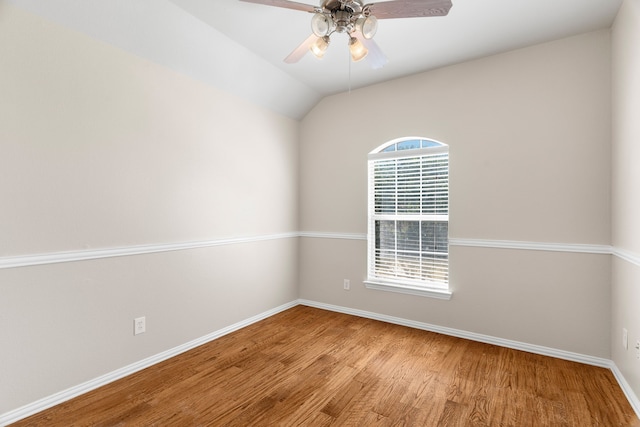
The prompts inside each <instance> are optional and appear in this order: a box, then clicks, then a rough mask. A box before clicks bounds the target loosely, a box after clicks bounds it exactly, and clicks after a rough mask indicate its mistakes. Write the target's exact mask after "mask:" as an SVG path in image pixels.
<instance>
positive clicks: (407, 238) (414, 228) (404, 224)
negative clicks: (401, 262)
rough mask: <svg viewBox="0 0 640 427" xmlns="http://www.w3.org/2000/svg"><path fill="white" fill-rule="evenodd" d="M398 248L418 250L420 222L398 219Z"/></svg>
mask: <svg viewBox="0 0 640 427" xmlns="http://www.w3.org/2000/svg"><path fill="white" fill-rule="evenodd" d="M397 230H398V250H399V251H414V252H415V253H417V252H418V251H419V250H420V222H419V221H398V224H397Z"/></svg>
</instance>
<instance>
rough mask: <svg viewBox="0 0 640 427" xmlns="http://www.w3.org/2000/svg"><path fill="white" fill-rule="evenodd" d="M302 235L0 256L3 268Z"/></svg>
mask: <svg viewBox="0 0 640 427" xmlns="http://www.w3.org/2000/svg"><path fill="white" fill-rule="evenodd" d="M294 237H298V233H295V232H292V233H281V234H265V235H260V236H251V237H235V238H229V239H215V240H205V241H199V242H184V243H167V244H157V245H140V246H128V247H121V248H107V249H94V250H81V251H69V252H52V253H47V254H35V255H22V256H15V257H0V269H4V268H17V267H30V266H36V265H46V264H57V263H62V262H75V261H87V260H95V259H102V258H113V257H122V256H132V255H143V254H153V253H160V252H171V251H183V250H188V249H199V248H209V247H213V246H224V245H237V244H240V243H255V242H262V241H265V240H277V239H288V238H294Z"/></svg>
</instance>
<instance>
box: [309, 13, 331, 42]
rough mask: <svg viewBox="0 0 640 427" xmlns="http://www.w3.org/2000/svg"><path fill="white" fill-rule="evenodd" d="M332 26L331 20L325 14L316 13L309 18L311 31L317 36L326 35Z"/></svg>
mask: <svg viewBox="0 0 640 427" xmlns="http://www.w3.org/2000/svg"><path fill="white" fill-rule="evenodd" d="M332 27H333V21H332V20H331V18H330V17H328V16H327V15H324V14H322V13H316V14H315V15H313V18H311V31H313V34H315V35H316V36H318V37H324V36H328V35H329V33H330V32H331V28H332Z"/></svg>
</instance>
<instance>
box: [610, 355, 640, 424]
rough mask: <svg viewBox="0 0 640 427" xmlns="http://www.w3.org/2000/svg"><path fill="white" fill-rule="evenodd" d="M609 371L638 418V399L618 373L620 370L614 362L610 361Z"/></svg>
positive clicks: (639, 416) (639, 411)
mask: <svg viewBox="0 0 640 427" xmlns="http://www.w3.org/2000/svg"><path fill="white" fill-rule="evenodd" d="M609 369H611V372H612V373H613V376H614V377H615V378H616V380H617V381H618V384H620V388H622V391H623V393H624V395H625V396H626V397H627V400H628V401H629V403H630V404H631V407H632V408H633V410H634V411H635V412H636V415H637V416H638V418H640V399H638V396H636V394H635V393H634V392H633V389H632V388H631V386H630V385H629V383H628V382H627V380H626V379H625V377H624V375H622V372H621V371H620V369H618V366H617V365H616V364H615V362H613V361H611V365H610V366H609Z"/></svg>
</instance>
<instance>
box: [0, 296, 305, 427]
mask: <svg viewBox="0 0 640 427" xmlns="http://www.w3.org/2000/svg"><path fill="white" fill-rule="evenodd" d="M297 305H299V303H298V301H291V302H288V303H286V304H283V305H281V306H279V307H276V308H273V309H271V310H267V311H265V312H263V313H260V314H258V315H256V316H253V317H250V318H248V319H245V320H242V321H240V322H238V323H234V324H233V325H230V326H227V327H226V328H222V329H220V330H218V331H215V332H212V333H211V334H208V335H205V336H203V337H201V338H197V339H195V340H193V341H189V342H188V343H185V344H182V345H179V346H177V347H174V348H172V349H169V350H167V351H163V352H162V353H159V354H156V355H154V356H151V357H148V358H146V359H143V360H140V361H138V362H136V363H132V364H131V365H128V366H125V367H123V368H120V369H116V370H115V371H113V372H110V373H108V374H105V375H102V376H100V377H97V378H94V379H92V380H89V381H87V382H85V383H82V384H79V385H77V386H73V387H71V388H68V389H66V390H63V391H60V392H58V393H55V394H52V395H51V396H48V397H45V398H43V399H40V400H37V401H35V402H33V403H30V404H28V405H25V406H22V407H20V408H18V409H15V410H13V411H9V412H7V413H4V414H0V426H6V425H9V424H11V423H15V422H17V421H19V420H21V419H24V418H27V417H29V416H31V415H34V414H37V413H38V412H42V411H44V410H46V409H49V408H51V407H53V406H56V405H59V404H61V403H63V402H66V401H68V400H71V399H73V398H74V397H78V396H80V395H82V394H85V393H88V392H90V391H92V390H95V389H97V388H99V387H102V386H105V385H107V384H109V383H112V382H114V381H116V380H119V379H121V378H124V377H126V376H129V375H131V374H134V373H136V372H138V371H141V370H143V369H146V368H148V367H150V366H153V365H155V364H157V363H160V362H163V361H165V360H167V359H170V358H172V357H175V356H178V355H179V354H181V353H184V352H187V351H189V350H193V349H194V348H196V347H199V346H201V345H203V344H206V343H208V342H210V341H213V340H216V339H218V338H220V337H223V336H225V335H227V334H230V333H232V332H235V331H237V330H240V329H242V328H245V327H247V326H249V325H251V324H253V323H256V322H259V321H261V320H264V319H267V318H269V317H271V316H273V315H275V314H278V313H280V312H282V311H285V310H288V309H290V308H293V307H295V306H297Z"/></svg>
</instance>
